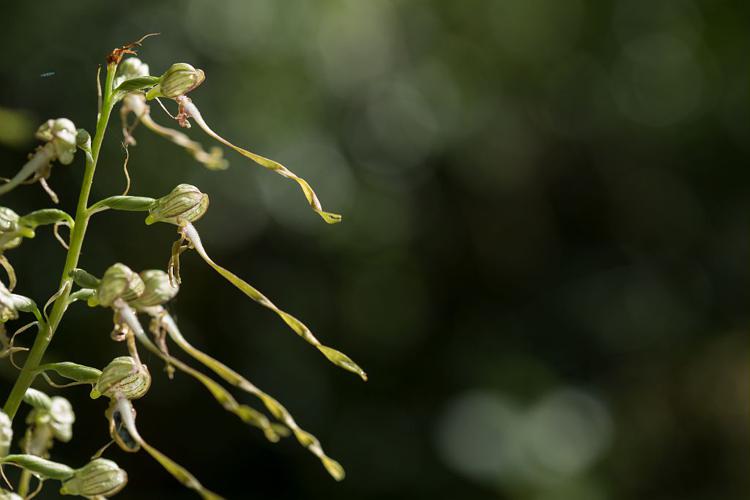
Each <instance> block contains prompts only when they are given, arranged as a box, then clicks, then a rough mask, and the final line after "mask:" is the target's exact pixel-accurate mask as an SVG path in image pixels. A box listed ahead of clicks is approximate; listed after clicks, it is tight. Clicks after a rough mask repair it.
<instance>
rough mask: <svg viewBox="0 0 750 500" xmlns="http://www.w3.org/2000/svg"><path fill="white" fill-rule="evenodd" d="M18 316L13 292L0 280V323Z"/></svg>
mask: <svg viewBox="0 0 750 500" xmlns="http://www.w3.org/2000/svg"><path fill="white" fill-rule="evenodd" d="M17 318H18V308H17V305H16V301H15V299H14V298H13V294H12V293H11V292H10V290H8V288H7V287H6V286H5V285H4V284H3V282H2V281H0V323H5V322H6V321H10V320H12V319H17Z"/></svg>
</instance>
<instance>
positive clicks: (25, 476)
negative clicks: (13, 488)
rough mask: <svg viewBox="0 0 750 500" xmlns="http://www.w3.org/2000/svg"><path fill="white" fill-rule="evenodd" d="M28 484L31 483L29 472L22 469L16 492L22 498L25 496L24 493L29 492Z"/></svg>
mask: <svg viewBox="0 0 750 500" xmlns="http://www.w3.org/2000/svg"><path fill="white" fill-rule="evenodd" d="M30 484H31V472H29V471H28V470H27V469H23V472H21V479H20V480H19V482H18V494H19V495H20V496H21V497H22V498H26V495H28V494H29V486H30Z"/></svg>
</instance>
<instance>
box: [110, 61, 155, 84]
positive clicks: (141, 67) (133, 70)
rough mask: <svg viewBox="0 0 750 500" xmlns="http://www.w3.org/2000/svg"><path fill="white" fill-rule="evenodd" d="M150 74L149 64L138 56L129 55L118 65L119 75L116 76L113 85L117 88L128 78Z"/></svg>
mask: <svg viewBox="0 0 750 500" xmlns="http://www.w3.org/2000/svg"><path fill="white" fill-rule="evenodd" d="M148 74H149V69H148V64H146V63H144V62H143V61H141V60H140V59H138V58H137V57H129V58H127V59H125V60H124V61H122V62H121V63H120V64H119V65H118V66H117V75H116V76H115V81H114V84H113V86H114V88H117V87H119V86H120V84H121V83H122V82H124V81H126V80H131V79H133V78H138V77H141V76H148Z"/></svg>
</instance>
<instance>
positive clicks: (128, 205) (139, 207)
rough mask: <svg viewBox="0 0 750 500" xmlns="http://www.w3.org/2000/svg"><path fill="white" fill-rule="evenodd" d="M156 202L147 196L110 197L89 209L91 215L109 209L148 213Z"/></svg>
mask: <svg viewBox="0 0 750 500" xmlns="http://www.w3.org/2000/svg"><path fill="white" fill-rule="evenodd" d="M155 202H156V200H155V199H154V198H147V197H145V196H110V197H109V198H104V199H103V200H100V201H97V202H96V203H94V204H93V205H91V207H89V214H93V213H96V212H101V211H102V210H107V209H109V208H111V209H113V210H124V211H128V212H147V211H148V210H149V209H150V208H151V207H152V206H153V204H154V203H155Z"/></svg>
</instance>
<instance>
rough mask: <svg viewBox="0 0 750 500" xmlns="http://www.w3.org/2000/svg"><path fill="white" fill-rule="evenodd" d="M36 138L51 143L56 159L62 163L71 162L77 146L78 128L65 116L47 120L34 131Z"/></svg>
mask: <svg viewBox="0 0 750 500" xmlns="http://www.w3.org/2000/svg"><path fill="white" fill-rule="evenodd" d="M36 138H37V139H39V140H40V141H44V142H46V143H48V144H51V145H52V148H53V149H54V151H55V157H56V158H57V161H59V162H60V163H62V164H63V165H70V164H71V163H73V157H74V156H75V153H76V147H77V146H78V140H77V138H78V129H76V126H75V125H74V124H73V122H72V121H70V120H68V119H67V118H58V119H56V120H52V119H50V120H47V121H46V122H44V123H42V124H41V125H40V126H39V128H38V129H37V131H36Z"/></svg>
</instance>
